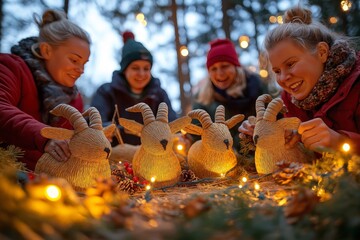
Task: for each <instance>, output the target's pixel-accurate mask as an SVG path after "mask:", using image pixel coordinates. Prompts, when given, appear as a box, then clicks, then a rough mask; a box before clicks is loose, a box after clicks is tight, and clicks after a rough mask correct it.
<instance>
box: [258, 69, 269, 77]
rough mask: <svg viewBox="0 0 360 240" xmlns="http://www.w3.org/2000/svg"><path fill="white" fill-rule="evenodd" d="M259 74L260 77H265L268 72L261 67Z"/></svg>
mask: <svg viewBox="0 0 360 240" xmlns="http://www.w3.org/2000/svg"><path fill="white" fill-rule="evenodd" d="M259 75H260V76H261V77H262V78H266V77H268V76H269V73H268V71H267V70H265V69H261V70H260V72H259Z"/></svg>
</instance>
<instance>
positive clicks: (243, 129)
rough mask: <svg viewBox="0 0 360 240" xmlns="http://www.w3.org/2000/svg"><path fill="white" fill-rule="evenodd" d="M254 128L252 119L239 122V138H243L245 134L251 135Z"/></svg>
mask: <svg viewBox="0 0 360 240" xmlns="http://www.w3.org/2000/svg"><path fill="white" fill-rule="evenodd" d="M254 128H255V123H252V121H249V120H245V121H243V122H242V123H241V125H240V127H239V128H238V131H239V132H240V133H239V138H240V139H244V138H245V137H246V135H248V136H250V137H252V136H253V135H254Z"/></svg>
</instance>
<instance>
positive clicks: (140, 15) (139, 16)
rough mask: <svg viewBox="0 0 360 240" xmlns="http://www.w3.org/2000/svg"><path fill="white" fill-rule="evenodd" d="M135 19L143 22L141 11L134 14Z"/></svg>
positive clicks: (143, 17) (143, 16)
mask: <svg viewBox="0 0 360 240" xmlns="http://www.w3.org/2000/svg"><path fill="white" fill-rule="evenodd" d="M136 20H138V21H139V22H143V21H144V20H145V15H144V14H143V13H138V14H136Z"/></svg>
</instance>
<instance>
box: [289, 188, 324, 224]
mask: <svg viewBox="0 0 360 240" xmlns="http://www.w3.org/2000/svg"><path fill="white" fill-rule="evenodd" d="M319 199H320V198H319V197H318V196H317V195H316V194H315V193H314V192H313V191H312V190H310V189H306V188H303V189H300V190H299V192H298V193H297V194H296V195H294V196H293V198H292V199H291V200H290V201H289V203H288V205H287V206H286V207H285V210H284V211H285V216H286V218H287V220H288V223H289V224H293V223H296V222H297V221H298V220H299V219H300V218H301V217H302V216H303V215H305V214H306V213H308V212H310V211H311V210H312V209H313V208H314V207H315V205H316V204H317V203H318V202H319Z"/></svg>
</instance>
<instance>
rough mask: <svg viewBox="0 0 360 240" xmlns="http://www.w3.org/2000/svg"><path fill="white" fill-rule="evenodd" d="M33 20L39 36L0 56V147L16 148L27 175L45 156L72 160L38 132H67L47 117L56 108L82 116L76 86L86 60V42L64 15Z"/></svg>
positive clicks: (63, 123) (60, 122)
mask: <svg viewBox="0 0 360 240" xmlns="http://www.w3.org/2000/svg"><path fill="white" fill-rule="evenodd" d="M34 20H35V23H36V24H37V25H38V27H39V35H38V36H37V37H29V38H25V39H22V40H21V41H20V42H19V43H18V44H17V45H15V46H13V47H12V48H11V53H12V54H3V53H1V54H0V73H1V74H0V112H1V115H0V143H2V145H3V146H8V145H15V146H17V147H20V148H21V149H22V150H23V151H24V152H25V153H24V157H23V158H21V159H20V160H21V161H23V162H24V163H26V167H27V168H29V169H31V170H33V169H34V167H35V164H36V162H37V160H38V159H39V157H40V156H41V155H42V154H43V153H44V152H48V153H49V154H50V155H52V157H53V158H54V159H56V160H58V161H65V160H67V159H68V158H69V157H70V155H71V152H70V150H69V146H68V144H67V142H66V141H60V140H48V139H46V138H44V137H42V136H41V134H40V130H41V129H42V128H44V127H46V126H49V125H50V126H56V127H63V128H69V129H71V128H72V126H71V124H70V123H69V122H68V121H67V120H65V119H62V118H57V117H54V116H53V115H51V114H50V110H51V109H53V108H54V107H55V106H57V105H58V104H60V103H66V104H69V105H71V106H73V107H75V108H76V109H78V110H79V111H80V112H82V111H83V101H82V97H81V95H80V93H79V91H78V90H77V88H76V86H75V82H76V81H77V79H78V78H79V77H80V76H81V75H82V74H83V72H84V66H85V64H86V63H87V62H88V60H89V56H90V42H91V41H90V37H89V35H88V34H87V33H86V32H85V31H84V30H83V29H82V28H80V27H79V26H78V25H76V24H75V23H73V22H71V21H69V20H68V19H67V16H66V14H65V13H64V12H63V11H58V10H47V11H45V12H44V13H43V15H42V16H41V17H40V16H38V15H34Z"/></svg>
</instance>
